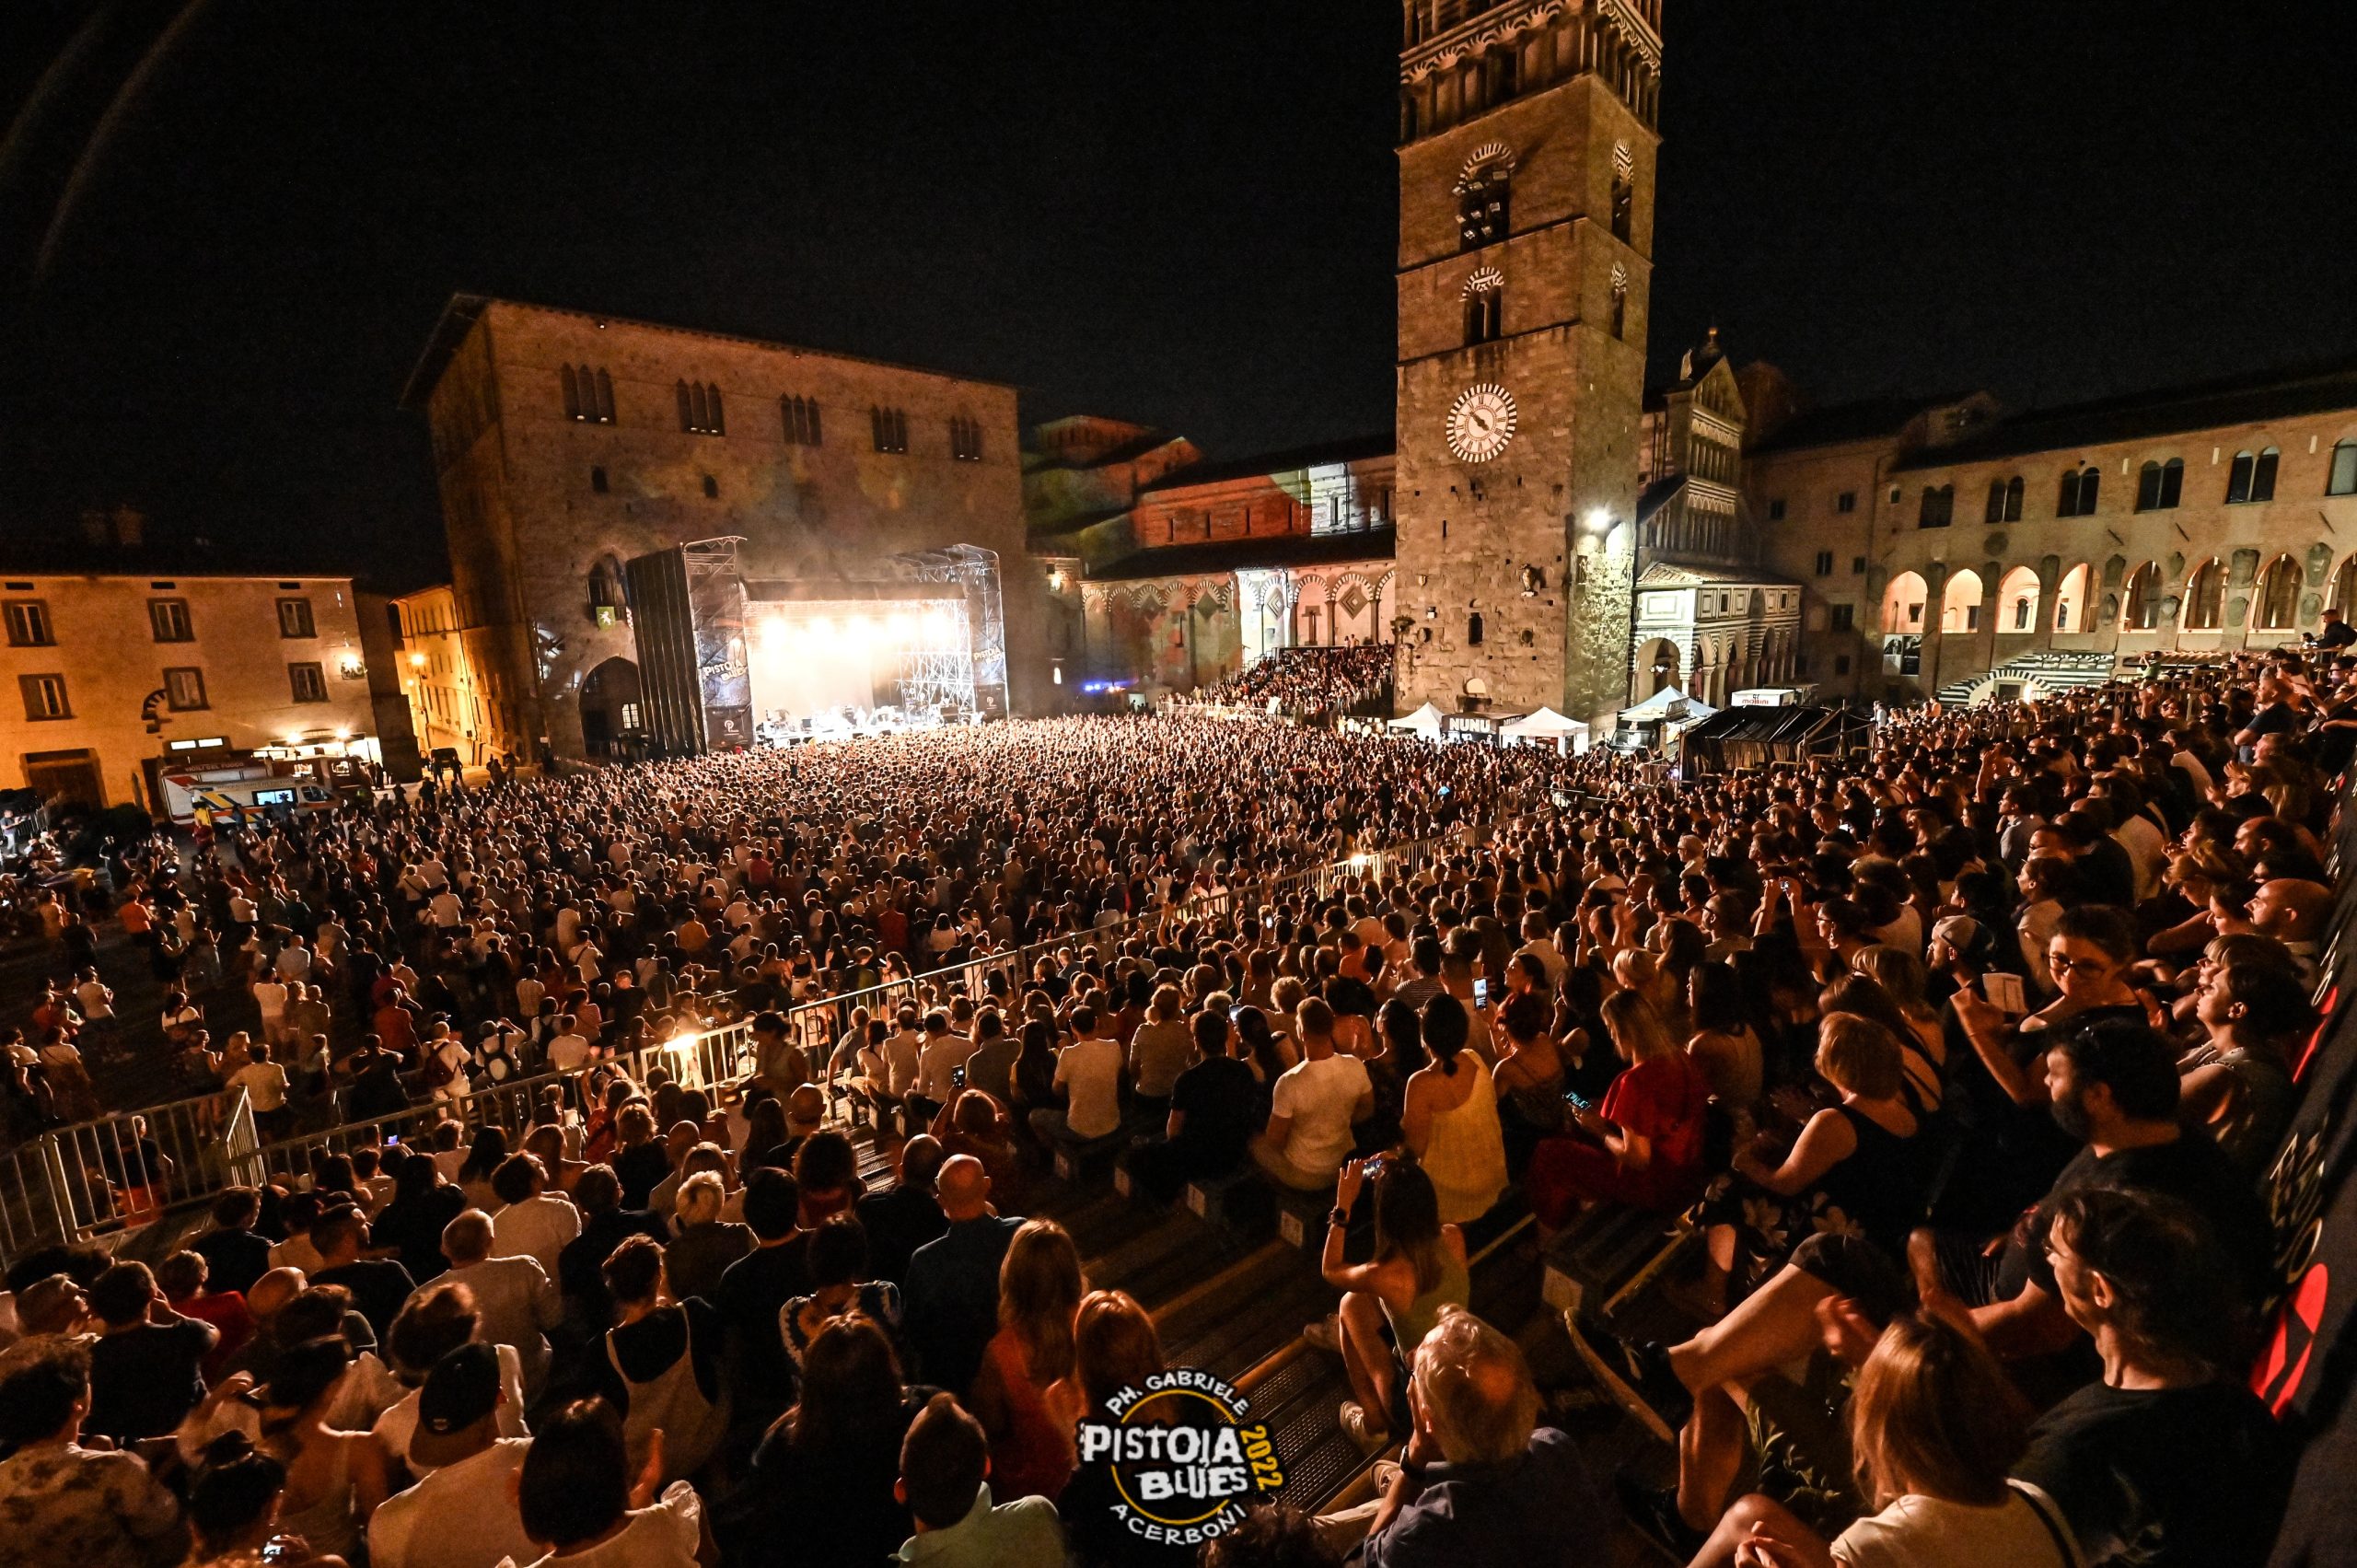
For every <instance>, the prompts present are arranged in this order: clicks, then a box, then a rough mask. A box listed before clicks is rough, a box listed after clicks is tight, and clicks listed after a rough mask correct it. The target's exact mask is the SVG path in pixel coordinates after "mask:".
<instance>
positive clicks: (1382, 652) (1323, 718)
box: [1190, 643, 1398, 724]
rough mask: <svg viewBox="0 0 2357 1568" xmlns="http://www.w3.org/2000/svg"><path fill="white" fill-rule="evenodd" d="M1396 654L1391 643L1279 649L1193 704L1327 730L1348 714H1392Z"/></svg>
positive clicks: (1199, 694)
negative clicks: (1323, 726)
mask: <svg viewBox="0 0 2357 1568" xmlns="http://www.w3.org/2000/svg"><path fill="white" fill-rule="evenodd" d="M1397 651H1398V650H1396V649H1395V648H1393V647H1392V645H1390V644H1388V643H1346V644H1343V645H1340V646H1338V647H1330V648H1329V647H1318V646H1307V647H1294V648H1280V649H1278V650H1277V651H1276V652H1274V653H1271V654H1270V655H1269V656H1267V657H1265V658H1262V659H1260V660H1259V661H1258V662H1257V663H1253V664H1248V665H1247V666H1245V667H1244V668H1242V669H1240V670H1238V671H1237V672H1236V673H1235V674H1234V675H1231V676H1229V677H1227V678H1226V679H1224V680H1221V681H1219V682H1217V683H1216V684H1214V685H1211V686H1207V687H1204V688H1203V689H1202V690H1201V691H1197V692H1195V693H1194V695H1193V697H1192V698H1191V699H1190V700H1191V701H1194V702H1198V703H1214V704H1218V705H1222V706H1225V707H1233V708H1252V709H1257V710H1260V711H1262V712H1267V713H1275V714H1283V715H1285V716H1286V717H1287V718H1294V719H1299V720H1301V721H1303V722H1304V723H1306V724H1327V723H1330V722H1332V721H1333V720H1334V719H1336V718H1339V717H1341V716H1342V715H1344V714H1387V713H1388V712H1389V711H1390V697H1391V678H1392V661H1393V659H1394V657H1395V656H1396V655H1397Z"/></svg>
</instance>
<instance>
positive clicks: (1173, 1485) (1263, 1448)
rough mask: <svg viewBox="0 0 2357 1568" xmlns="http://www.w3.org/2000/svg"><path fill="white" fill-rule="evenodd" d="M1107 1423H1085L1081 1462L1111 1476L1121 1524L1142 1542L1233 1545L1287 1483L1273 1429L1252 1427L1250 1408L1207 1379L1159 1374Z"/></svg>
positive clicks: (1113, 1407)
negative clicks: (1247, 1517) (1249, 1509)
mask: <svg viewBox="0 0 2357 1568" xmlns="http://www.w3.org/2000/svg"><path fill="white" fill-rule="evenodd" d="M1105 1413H1106V1415H1107V1417H1108V1418H1109V1419H1107V1420H1102V1421H1099V1420H1096V1419H1091V1420H1088V1421H1084V1422H1082V1423H1080V1462H1081V1463H1082V1464H1084V1465H1086V1464H1105V1465H1108V1466H1109V1467H1110V1468H1111V1470H1112V1474H1113V1492H1114V1499H1113V1504H1112V1506H1113V1515H1114V1516H1115V1517H1116V1518H1118V1519H1120V1521H1121V1526H1122V1527H1123V1528H1124V1529H1127V1530H1128V1531H1129V1532H1130V1533H1131V1534H1132V1535H1135V1536H1138V1537H1140V1538H1141V1539H1145V1540H1148V1541H1153V1542H1155V1543H1157V1544H1164V1545H1171V1546H1196V1545H1200V1544H1201V1543H1202V1542H1203V1541H1207V1540H1210V1539H1213V1537H1214V1536H1222V1535H1225V1534H1226V1533H1227V1532H1228V1531H1229V1530H1232V1529H1234V1528H1235V1527H1236V1526H1237V1523H1238V1522H1239V1521H1241V1520H1242V1519H1243V1517H1244V1505H1245V1504H1246V1503H1248V1501H1250V1500H1251V1499H1252V1498H1253V1497H1254V1496H1255V1495H1257V1494H1259V1493H1264V1492H1274V1491H1276V1490H1277V1489H1278V1488H1279V1487H1281V1486H1283V1485H1284V1483H1285V1472H1284V1463H1283V1460H1282V1459H1280V1458H1278V1456H1277V1451H1276V1449H1275V1447H1274V1446H1272V1445H1271V1443H1270V1441H1269V1429H1268V1427H1267V1426H1266V1425H1264V1424H1260V1423H1249V1418H1250V1415H1251V1401H1250V1400H1247V1399H1246V1398H1245V1397H1244V1396H1243V1395H1241V1394H1239V1393H1237V1391H1236V1390H1235V1389H1234V1388H1231V1387H1230V1386H1228V1385H1227V1384H1226V1383H1224V1382H1222V1381H1221V1380H1220V1379H1219V1378H1217V1377H1214V1376H1212V1375H1211V1374H1210V1373H1208V1372H1199V1371H1196V1370H1195V1369H1193V1368H1191V1367H1184V1366H1179V1367H1173V1368H1171V1369H1170V1370H1169V1371H1167V1372H1157V1373H1155V1375H1154V1376H1151V1377H1149V1378H1147V1379H1146V1381H1145V1387H1144V1388H1123V1389H1122V1390H1121V1391H1120V1392H1119V1393H1117V1394H1115V1395H1114V1396H1113V1397H1112V1398H1111V1399H1110V1400H1107V1401H1106V1404H1105Z"/></svg>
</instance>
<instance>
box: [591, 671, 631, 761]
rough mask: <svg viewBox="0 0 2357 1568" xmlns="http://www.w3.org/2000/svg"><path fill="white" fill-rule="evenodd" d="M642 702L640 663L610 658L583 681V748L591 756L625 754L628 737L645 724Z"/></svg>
mask: <svg viewBox="0 0 2357 1568" xmlns="http://www.w3.org/2000/svg"><path fill="white" fill-rule="evenodd" d="M645 724H646V719H645V714H644V710H643V709H642V707H641V705H640V698H639V686H638V666H637V665H635V664H633V663H632V662H631V661H630V660H629V659H626V658H620V657H617V658H610V659H608V660H607V661H606V662H605V663H603V664H601V665H599V666H598V668H595V669H593V670H591V671H590V672H589V673H588V674H587V675H586V677H584V678H583V679H582V682H581V749H582V751H583V752H584V753H585V754H586V755H588V756H591V757H615V756H621V755H622V754H623V740H624V738H625V737H629V736H633V735H634V734H635V733H637V732H639V731H641V730H643V729H644V727H645Z"/></svg>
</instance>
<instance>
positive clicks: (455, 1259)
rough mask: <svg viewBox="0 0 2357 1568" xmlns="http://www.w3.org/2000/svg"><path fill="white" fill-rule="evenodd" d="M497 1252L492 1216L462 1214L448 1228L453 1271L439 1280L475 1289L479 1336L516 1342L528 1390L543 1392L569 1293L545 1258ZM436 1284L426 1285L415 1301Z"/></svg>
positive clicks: (446, 1252) (445, 1236)
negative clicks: (551, 1333) (553, 1333)
mask: <svg viewBox="0 0 2357 1568" xmlns="http://www.w3.org/2000/svg"><path fill="white" fill-rule="evenodd" d="M494 1250H495V1249H494V1247H493V1239H492V1227H491V1216H490V1215H489V1214H484V1213H483V1212H482V1210H481V1209H468V1210H465V1211H463V1212H461V1213H460V1214H459V1216H458V1217H457V1218H455V1219H453V1220H452V1221H451V1222H450V1223H449V1224H448V1225H444V1226H443V1227H442V1256H443V1257H445V1258H447V1259H448V1260H450V1272H448V1273H447V1274H445V1275H444V1276H443V1277H442V1280H436V1281H435V1282H433V1284H440V1283H442V1281H443V1280H458V1281H460V1282H462V1283H464V1284H465V1285H466V1286H467V1288H468V1289H469V1290H471V1291H472V1292H474V1296H475V1314H476V1317H477V1318H478V1320H479V1321H478V1325H477V1328H476V1330H475V1337H476V1338H477V1339H479V1340H482V1341H483V1342H486V1343H488V1344H494V1345H514V1346H515V1347H516V1353H517V1356H519V1357H520V1358H522V1361H523V1364H524V1388H525V1391H526V1393H527V1394H537V1393H538V1392H539V1391H540V1378H541V1376H542V1375H543V1374H545V1373H546V1372H547V1370H548V1361H549V1342H548V1330H551V1329H553V1328H555V1327H556V1326H557V1325H558V1324H559V1323H561V1322H563V1320H564V1297H563V1295H561V1294H559V1292H558V1290H557V1288H556V1284H555V1283H554V1282H553V1281H552V1280H551V1279H550V1278H549V1276H548V1271H546V1270H545V1269H543V1268H541V1267H540V1260H538V1259H536V1258H526V1257H521V1256H518V1257H512V1258H497V1257H493V1255H492V1254H493V1251H494ZM432 1288H433V1285H423V1286H420V1287H419V1288H418V1290H417V1292H416V1293H415V1294H414V1295H412V1296H411V1297H410V1300H412V1301H415V1300H417V1299H418V1297H419V1296H422V1295H424V1294H425V1292H426V1291H427V1290H430V1289H432Z"/></svg>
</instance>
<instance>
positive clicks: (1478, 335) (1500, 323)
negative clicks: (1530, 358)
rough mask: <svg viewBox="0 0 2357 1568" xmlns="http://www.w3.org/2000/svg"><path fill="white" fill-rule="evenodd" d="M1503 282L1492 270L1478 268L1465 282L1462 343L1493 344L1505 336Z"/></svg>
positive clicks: (1494, 269)
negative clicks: (1463, 336)
mask: <svg viewBox="0 0 2357 1568" xmlns="http://www.w3.org/2000/svg"><path fill="white" fill-rule="evenodd" d="M1505 299H1506V280H1505V277H1504V274H1503V273H1500V272H1499V271H1498V270H1497V269H1496V268H1494V267H1480V268H1477V269H1476V270H1475V271H1474V273H1473V275H1472V276H1470V277H1469V278H1467V279H1466V280H1465V343H1466V346H1467V347H1471V346H1472V345H1474V344H1475V343H1495V342H1496V341H1497V340H1498V339H1499V338H1500V337H1501V336H1502V335H1504V320H1505Z"/></svg>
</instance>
